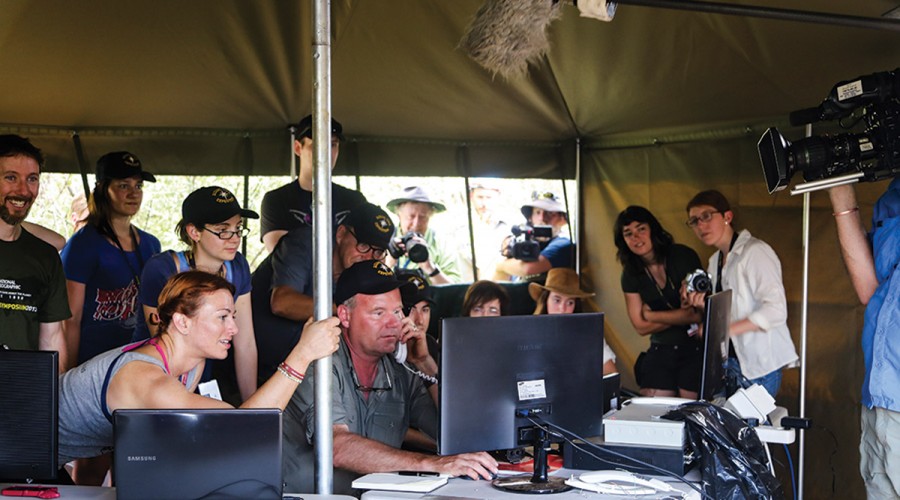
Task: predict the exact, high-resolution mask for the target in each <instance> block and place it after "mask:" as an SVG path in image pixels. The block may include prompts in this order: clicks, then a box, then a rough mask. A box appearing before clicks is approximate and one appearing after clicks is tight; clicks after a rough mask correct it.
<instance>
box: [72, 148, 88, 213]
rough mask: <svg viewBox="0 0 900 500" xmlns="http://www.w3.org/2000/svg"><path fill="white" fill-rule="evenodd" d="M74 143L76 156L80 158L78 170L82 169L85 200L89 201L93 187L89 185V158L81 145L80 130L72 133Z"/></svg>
mask: <svg viewBox="0 0 900 500" xmlns="http://www.w3.org/2000/svg"><path fill="white" fill-rule="evenodd" d="M72 143H73V145H74V146H75V158H77V159H78V170H79V171H81V185H82V187H83V188H84V201H86V202H87V201H90V199H91V187H90V186H89V185H88V180H87V173H88V166H87V160H86V159H85V158H84V148H82V147H81V136H79V135H78V132H73V133H72Z"/></svg>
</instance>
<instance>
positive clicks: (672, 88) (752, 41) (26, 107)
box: [0, 0, 900, 174]
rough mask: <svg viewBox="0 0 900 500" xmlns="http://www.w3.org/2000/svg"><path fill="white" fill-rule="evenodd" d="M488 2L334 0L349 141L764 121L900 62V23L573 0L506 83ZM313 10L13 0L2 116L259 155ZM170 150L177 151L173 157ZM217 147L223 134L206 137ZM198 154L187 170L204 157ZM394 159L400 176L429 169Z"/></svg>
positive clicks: (547, 138) (307, 87)
mask: <svg viewBox="0 0 900 500" xmlns="http://www.w3.org/2000/svg"><path fill="white" fill-rule="evenodd" d="M482 1H483V0H453V1H449V0H393V1H386V0H335V1H334V2H332V25H333V39H334V42H333V98H332V102H333V111H334V115H335V117H337V118H338V119H340V120H341V121H343V122H344V124H345V126H346V132H347V133H348V135H350V136H351V137H359V138H378V139H383V140H391V139H396V138H403V139H410V138H411V139H439V140H443V141H450V142H455V143H457V146H461V145H463V144H465V143H471V142H472V141H497V142H510V141H527V142H540V143H558V144H559V143H562V142H563V141H566V140H569V139H573V138H575V137H582V138H585V139H587V140H588V141H597V140H599V139H602V138H604V137H608V136H610V135H615V134H639V133H640V132H642V131H648V130H653V129H678V128H679V127H688V128H692V129H694V130H696V129H697V128H698V127H699V128H702V127H703V126H704V125H706V126H708V127H709V128H715V127H716V124H719V123H725V122H728V123H740V122H741V121H746V122H748V123H751V122H752V123H759V122H760V121H765V120H769V119H773V117H775V118H781V117H784V116H785V115H786V114H787V113H789V112H790V111H793V110H795V109H799V108H804V107H809V106H812V105H815V104H816V103H818V102H819V101H821V100H822V99H823V98H824V97H825V95H826V93H827V92H828V90H829V89H830V88H831V86H832V85H833V84H834V83H836V82H837V81H840V80H844V79H848V78H852V77H854V76H857V75H861V74H868V73H871V72H875V71H883V70H888V69H893V68H896V67H897V66H898V65H900V33H898V32H896V31H893V32H892V31H880V30H863V29H858V28H844V27H837V26H831V25H814V24H805V23H799V22H788V21H779V20H771V19H755V18H754V19H751V18H744V17H739V16H728V15H719V14H705V13H697V12H686V11H674V10H666V9H661V8H649V7H639V6H629V5H620V6H619V12H618V13H617V16H616V19H614V20H613V22H611V23H603V22H599V21H595V20H591V19H584V18H580V17H579V16H578V12H577V10H576V9H575V8H574V7H573V6H571V5H565V6H564V7H563V16H562V18H561V19H559V20H557V21H554V22H553V23H552V24H551V27H550V30H549V33H550V42H551V48H550V52H549V54H548V56H547V57H546V58H545V59H543V60H542V61H540V62H539V63H538V64H536V65H534V66H532V67H530V69H529V73H528V76H527V78H523V79H513V80H505V79H503V78H502V77H496V78H494V77H492V76H491V75H490V73H488V72H487V71H485V70H484V69H482V68H481V67H480V66H478V65H477V64H476V63H475V62H473V61H472V60H471V59H470V58H469V57H468V56H467V55H466V54H465V53H464V52H463V51H462V50H461V49H459V48H458V43H459V40H460V38H461V36H462V34H463V32H464V30H465V28H466V25H467V24H468V22H469V21H470V19H471V18H472V17H473V16H474V14H475V12H476V11H477V9H478V7H479V6H480V4H481V3H482ZM735 3H740V4H743V5H763V6H765V5H769V6H773V7H781V8H784V6H783V5H779V4H778V3H777V2H774V1H773V0H760V1H759V2H750V1H749V0H748V1H745V0H741V1H740V2H738V1H737V0H735ZM894 7H896V1H895V0H862V1H859V2H845V1H841V2H838V1H835V0H828V1H825V2H822V1H816V0H798V1H796V2H792V4H791V5H790V8H792V9H805V10H810V11H822V12H831V13H838V14H852V15H856V16H873V17H876V16H879V15H880V14H881V13H883V12H886V11H887V10H890V9H891V8H894ZM310 17H311V10H310V8H309V2H286V1H278V0H259V1H254V2H249V1H243V0H230V1H227V0H222V1H219V0H197V1H193V2H183V1H178V0H159V1H152V2H150V1H145V2H140V1H135V2H120V1H116V0H84V1H81V2H56V1H52V0H6V1H4V4H3V9H2V11H0V67H3V68H4V69H5V70H6V71H5V74H6V75H12V76H7V77H6V78H3V79H0V95H3V96H4V98H3V106H2V108H0V124H7V125H28V126H53V127H59V128H61V129H62V130H83V129H85V128H102V129H104V130H106V132H104V134H105V135H110V136H114V137H118V138H119V142H118V144H119V145H120V146H121V147H124V148H125V149H134V150H139V149H140V143H141V142H142V141H143V140H144V139H145V138H146V137H148V136H153V137H154V141H155V144H156V146H153V147H148V148H146V149H149V150H150V151H149V152H148V153H147V154H149V155H151V156H150V157H149V158H148V159H147V160H145V161H151V162H153V163H160V162H162V161H163V160H166V165H169V163H168V162H169V161H170V160H171V158H168V157H174V156H177V155H176V154H175V152H176V151H178V150H180V148H182V147H183V146H184V144H181V143H179V141H174V140H173V141H172V144H171V145H170V146H167V145H166V144H165V137H174V135H177V132H178V131H179V130H182V131H184V132H185V134H184V135H186V136H190V137H193V140H195V141H201V142H202V141H204V140H208V138H209V136H205V135H203V134H197V133H195V131H194V129H200V130H204V131H227V134H235V133H236V134H237V142H239V143H240V142H242V140H241V137H240V136H241V133H240V132H241V131H249V132H250V134H251V135H253V136H254V137H255V138H254V140H253V142H254V143H255V144H254V145H253V147H252V149H253V154H254V155H258V154H259V153H258V151H259V150H260V148H262V147H267V146H264V145H263V144H262V143H264V142H266V141H262V140H260V141H258V140H257V138H258V137H261V136H266V137H269V136H275V135H279V136H280V135H282V134H283V133H284V132H283V131H284V127H285V126H286V125H287V124H288V123H289V122H291V121H295V120H297V119H299V118H300V117H301V116H303V115H305V114H306V113H308V112H309V110H310V106H311V104H310V103H311V94H312V57H311V48H310V44H311V40H312V34H311V20H310ZM4 129H5V130H9V129H10V127H5V128H4ZM155 129H164V130H165V133H162V134H159V133H157V131H155ZM173 131H174V135H173ZM83 137H84V140H85V142H86V145H87V144H88V142H89V141H90V140H91V139H90V136H89V134H86V133H85V134H83ZM271 140H272V141H275V142H276V143H277V142H278V141H279V140H280V139H278V140H275V139H271ZM401 142H402V141H401ZM97 147H98V148H99V147H100V145H99V143H98V145H97ZM515 147H516V146H510V148H511V149H512V148H515ZM157 149H158V150H160V151H169V152H170V153H169V154H168V155H167V156H168V157H167V156H166V155H163V156H159V157H157V156H156V155H157V153H156V152H155V151H156V150H157ZM215 149H217V147H216V141H212V143H211V144H199V145H197V147H195V148H194V150H196V151H209V150H215ZM225 149H226V150H228V151H231V150H230V149H228V148H227V147H226V148H225ZM219 154H220V155H222V154H226V153H221V152H220V153H219ZM445 154H446V153H445V152H441V153H439V154H438V155H437V156H435V157H433V158H429V157H427V156H426V157H422V158H417V159H416V162H415V163H416V168H422V169H425V170H426V171H428V170H431V169H434V173H435V174H440V172H441V171H444V170H445V167H446V162H445V160H443V159H442V157H443V156H442V155H445ZM227 155H229V158H230V161H232V162H233V161H241V162H242V161H243V160H240V158H241V156H240V155H238V156H237V157H236V158H238V160H235V159H234V158H233V157H232V156H233V155H231V153H227ZM265 156H266V157H260V158H258V161H255V162H254V165H253V167H254V169H256V171H279V172H281V171H287V153H286V152H283V151H280V150H279V151H278V152H276V153H273V154H269V155H265ZM51 159H52V160H54V161H53V162H51V165H53V164H54V163H55V164H59V165H70V164H72V162H73V156H71V155H69V156H68V157H65V158H59V159H53V158H51ZM92 159H93V158H89V160H92ZM363 160H365V155H364V156H362V157H360V161H363ZM259 162H263V163H262V164H261V163H259ZM178 163H179V164H178V165H175V166H172V167H171V168H175V167H177V168H181V167H183V166H186V165H187V164H188V160H186V159H182V160H179V161H178ZM224 163H226V164H227V163H228V162H224ZM375 163H377V164H379V165H383V166H384V168H386V169H387V171H391V172H393V173H396V174H400V173H402V171H403V170H405V169H408V168H411V167H412V165H409V164H396V163H393V164H392V162H390V161H388V160H387V159H386V158H383V159H381V160H376V161H375ZM538 163H540V162H538ZM220 164H223V162H222V161H221V159H220V158H215V159H212V160H209V161H202V162H200V164H199V165H198V164H196V163H192V165H194V166H196V167H197V168H199V169H205V168H215V165H220ZM230 165H231V166H229V167H228V168H229V169H234V168H237V169H246V168H248V167H247V166H246V165H234V164H230ZM360 165H362V167H361V168H363V170H365V168H366V163H365V162H363V163H360ZM164 168H169V166H166V167H164ZM524 168H530V167H524ZM542 168H543V167H539V169H542ZM560 168H561V166H560V165H556V166H554V167H552V168H551V170H557V171H558V170H560ZM378 170H379V171H381V168H380V167H379V169H378ZM362 173H366V172H365V171H363V172H362Z"/></svg>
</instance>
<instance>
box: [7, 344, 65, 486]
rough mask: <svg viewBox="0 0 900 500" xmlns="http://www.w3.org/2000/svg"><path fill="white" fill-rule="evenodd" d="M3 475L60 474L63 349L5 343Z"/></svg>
mask: <svg viewBox="0 0 900 500" xmlns="http://www.w3.org/2000/svg"><path fill="white" fill-rule="evenodd" d="M0 405H2V410H0V481H4V480H7V481H9V480H12V481H16V480H19V481H21V480H23V479H35V480H38V481H45V480H54V479H56V473H57V471H58V469H59V467H58V464H57V451H58V448H59V438H58V432H59V429H58V425H59V354H58V353H57V352H56V351H13V350H4V349H0Z"/></svg>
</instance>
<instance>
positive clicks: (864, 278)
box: [828, 185, 878, 304]
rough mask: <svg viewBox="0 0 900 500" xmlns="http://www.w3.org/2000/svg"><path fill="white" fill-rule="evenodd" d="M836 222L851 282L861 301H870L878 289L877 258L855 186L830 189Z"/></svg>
mask: <svg viewBox="0 0 900 500" xmlns="http://www.w3.org/2000/svg"><path fill="white" fill-rule="evenodd" d="M828 197H829V198H830V199H831V207H832V209H833V214H834V222H835V224H837V232H838V241H839V242H840V244H841V254H842V255H843V257H844V265H846V266H847V271H848V272H849V274H850V282H851V283H853V289H854V290H856V295H857V296H858V297H859V301H860V302H862V303H863V304H868V303H869V299H870V298H872V295H874V294H875V289H876V288H878V278H877V277H876V275H875V258H874V257H873V256H872V248H871V247H870V246H869V240H868V238H867V237H866V229H865V227H864V226H863V223H862V219H861V217H860V216H859V205H858V204H857V202H856V191H855V190H854V188H853V186H852V185H844V186H838V187H833V188H831V189H829V190H828Z"/></svg>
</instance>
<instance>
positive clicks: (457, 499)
mask: <svg viewBox="0 0 900 500" xmlns="http://www.w3.org/2000/svg"><path fill="white" fill-rule="evenodd" d="M580 472H583V471H576V470H571V469H560V470H558V471H555V472H553V473H551V474H550V475H551V476H561V477H569V476H571V475H573V474H578V473H580ZM692 474H693V471H692V473H689V474H688V475H687V478H688V479H690V480H694V481H697V480H699V476H698V477H692ZM657 479H660V480H662V481H665V482H666V483H669V484H670V485H672V486H673V487H674V488H678V489H679V490H681V491H684V492H689V491H694V490H692V489H691V488H690V487H689V486H687V485H686V484H684V483H679V482H673V481H674V480H673V479H671V478H665V477H657ZM538 496H539V495H538ZM534 497H536V496H535V495H523V494H521V493H508V492H505V491H501V490H498V489H496V488H494V487H493V486H491V482H490V481H484V480H481V481H470V480H467V479H458V478H454V479H451V480H450V481H448V482H447V484H446V485H444V486H441V487H440V488H438V489H436V490H434V491H431V492H429V493H401V492H398V491H376V490H369V491H367V492H365V493H364V494H363V496H362V499H363V500H388V499H397V500H400V499H407V498H420V499H424V500H463V499H471V498H478V499H487V500H493V499H518V500H527V499H528V498H534ZM546 498H552V499H553V500H556V499H567V498H580V499H582V500H585V499H587V500H593V499H597V500H599V499H613V498H631V499H634V498H635V497H634V496H633V495H632V496H622V495H604V494H600V493H593V492H590V491H586V490H579V489H572V490H569V491H567V492H565V493H554V494H552V495H549V496H547V497H546ZM640 498H641V499H647V500H650V499H662V498H672V493H667V494H665V493H664V494H659V495H642V496H641V497H640Z"/></svg>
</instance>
